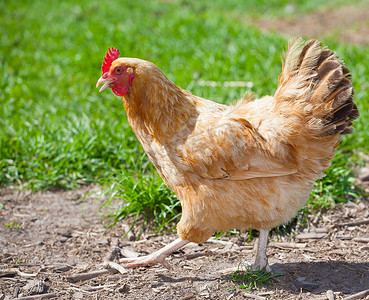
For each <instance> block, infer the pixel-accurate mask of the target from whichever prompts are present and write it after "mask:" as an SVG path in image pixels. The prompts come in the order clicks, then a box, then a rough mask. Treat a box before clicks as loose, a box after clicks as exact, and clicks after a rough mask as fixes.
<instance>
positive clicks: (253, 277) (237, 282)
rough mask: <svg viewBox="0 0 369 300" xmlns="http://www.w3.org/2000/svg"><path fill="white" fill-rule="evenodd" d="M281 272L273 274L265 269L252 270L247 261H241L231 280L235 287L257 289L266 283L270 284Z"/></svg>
mask: <svg viewBox="0 0 369 300" xmlns="http://www.w3.org/2000/svg"><path fill="white" fill-rule="evenodd" d="M280 275H281V274H279V273H278V274H273V273H272V272H268V271H266V270H265V269H259V268H258V269H256V270H252V269H251V267H250V266H249V265H247V264H245V263H242V262H241V263H239V265H238V269H237V271H235V272H233V273H232V274H231V275H230V279H231V281H232V282H233V283H234V289H245V290H247V291H248V290H251V289H257V288H260V287H262V286H265V285H269V284H270V281H271V280H272V279H273V278H275V277H278V276H280Z"/></svg>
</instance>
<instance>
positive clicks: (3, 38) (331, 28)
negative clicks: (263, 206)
mask: <svg viewBox="0 0 369 300" xmlns="http://www.w3.org/2000/svg"><path fill="white" fill-rule="evenodd" d="M0 25H1V26H0V27H1V35H0V46H1V47H0V77H1V81H0V87H1V88H0V185H1V186H2V187H5V186H9V185H16V186H18V187H21V188H26V189H32V190H46V189H56V188H63V189H74V188H78V187H80V186H81V185H85V184H88V183H98V184H102V185H106V186H111V183H117V184H116V185H115V187H114V189H115V192H114V193H113V192H112V191H110V192H111V193H113V194H114V196H115V197H117V196H119V197H121V198H122V199H124V200H127V199H131V200H132V199H135V198H136V199H138V198H140V199H143V198H144V197H147V199H148V200H147V201H149V202H150V201H151V200H150V199H153V198H155V199H157V200H159V202H158V203H159V204H160V203H163V201H164V202H165V203H172V205H173V207H177V206H178V202H177V201H176V199H175V197H174V195H173V194H172V193H171V192H170V191H168V190H167V189H166V187H165V186H164V185H163V183H162V181H161V179H160V178H158V176H157V175H156V174H155V173H154V172H153V171H154V170H153V167H152V166H151V164H150V163H149V162H148V159H147V158H146V156H145V155H144V152H143V150H142V148H141V146H140V145H139V143H138V142H137V140H136V137H135V136H134V134H133V132H132V130H131V128H130V127H129V125H128V123H127V120H126V116H125V112H124V108H123V105H122V101H121V99H120V98H118V97H116V96H114V95H113V94H112V93H111V92H105V93H98V90H97V89H96V88H95V84H96V81H97V79H98V78H99V77H100V75H101V69H100V67H101V62H102V59H103V57H104V55H105V52H106V50H107V49H108V47H111V46H113V47H116V48H118V49H119V50H120V53H121V56H127V57H138V58H142V59H146V60H150V61H152V62H153V63H155V64H156V65H157V66H158V67H159V68H160V69H161V70H162V71H163V72H164V74H166V75H167V76H168V77H169V78H170V79H171V80H172V81H174V82H175V83H176V84H177V85H179V86H180V87H182V88H184V89H187V90H189V91H191V92H192V93H193V94H196V95H198V96H201V97H204V98H208V99H212V100H215V101H218V102H222V103H230V102H232V101H235V100H236V99H239V98H241V97H242V95H243V94H244V92H245V91H246V90H247V91H249V92H253V93H255V94H256V96H258V97H260V96H263V95H266V94H273V93H274V91H275V89H276V86H277V81H278V76H279V74H280V71H281V58H282V56H283V51H285V50H286V48H287V43H288V40H289V38H290V37H291V36H303V37H304V38H306V39H309V38H318V39H319V40H321V41H322V43H323V45H325V46H329V48H331V49H333V50H334V51H336V53H337V54H338V55H339V56H340V57H341V58H342V59H343V60H344V61H345V63H346V65H347V67H348V68H349V69H350V71H351V73H352V75H353V83H354V87H355V90H356V103H357V104H358V107H359V110H360V112H361V117H360V118H359V119H358V120H357V121H356V122H355V127H356V131H355V134H353V135H350V136H349V137H345V138H344V141H343V143H342V145H341V147H340V149H339V151H338V154H337V156H336V158H335V160H334V162H333V167H332V168H331V169H329V170H328V171H327V176H326V177H325V178H324V179H322V181H320V182H318V183H317V185H316V187H315V189H314V192H313V194H312V197H311V202H310V205H312V206H313V207H325V206H326V207H329V206H332V205H333V204H334V203H335V202H337V201H346V200H347V199H348V197H359V196H360V194H361V192H360V191H359V190H358V189H357V186H356V183H355V182H356V181H355V178H356V177H357V174H358V173H359V170H360V169H362V167H364V166H365V164H366V160H367V158H368V156H367V154H368V145H369V137H368V133H369V128H368V122H367V120H368V105H369V104H368V100H367V99H368V86H369V84H368V78H369V70H368V68H367V65H368V61H369V2H368V1H359V0H353V1H350V3H349V4H348V1H343V0H332V1H320V0H312V1H302V0H295V1H286V0H273V1H257V0H248V1H235V0H231V1H223V0H215V1H202V0H200V1H174V0H173V1H168V0H163V1H157V0H156V1H118V0H110V1H90V0H88V1H87V0H81V1H56V2H55V1H41V0H35V1H20V0H14V1H1V3H0ZM132 178H133V179H132ZM130 187H131V190H133V192H132V191H131V194H127V190H129V189H130ZM148 187H150V188H148ZM124 189H125V190H126V191H123V190H124ZM145 199H146V198H145ZM132 201H133V200H132ZM159 204H158V205H159ZM150 205H151V206H152V204H149V206H150ZM159 206H160V205H159ZM158 209H159V210H160V209H161V208H160V207H159V208H158ZM117 216H122V212H121V211H119V212H117Z"/></svg>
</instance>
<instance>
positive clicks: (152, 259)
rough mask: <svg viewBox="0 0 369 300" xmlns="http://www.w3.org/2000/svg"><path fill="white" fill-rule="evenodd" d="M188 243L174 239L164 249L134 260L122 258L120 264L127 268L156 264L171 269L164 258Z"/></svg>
mask: <svg viewBox="0 0 369 300" xmlns="http://www.w3.org/2000/svg"><path fill="white" fill-rule="evenodd" d="M188 243H189V241H185V240H182V239H176V240H175V241H173V242H171V243H170V244H169V245H166V246H165V247H164V248H161V249H160V250H158V251H156V252H154V253H151V254H149V255H146V256H141V257H134V258H132V257H131V258H122V259H120V262H121V263H128V265H127V266H128V267H131V268H132V267H145V266H152V265H155V264H158V263H161V264H162V265H163V266H164V267H166V268H167V269H171V268H172V267H171V265H170V264H169V263H168V262H167V261H166V260H165V258H166V257H167V256H168V255H169V254H171V253H172V252H174V251H176V250H178V249H179V248H181V247H183V246H184V245H186V244H188Z"/></svg>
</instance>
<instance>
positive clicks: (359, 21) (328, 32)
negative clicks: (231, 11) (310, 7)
mask: <svg viewBox="0 0 369 300" xmlns="http://www.w3.org/2000/svg"><path fill="white" fill-rule="evenodd" d="M286 9H288V10H291V11H292V12H293V10H294V9H295V7H294V6H293V5H289V6H287V7H286ZM245 21H246V22H247V23H252V24H254V25H256V26H257V27H259V28H261V29H263V30H266V31H276V32H278V33H282V34H285V35H288V36H302V37H304V38H316V39H321V38H325V37H330V36H334V37H335V38H338V40H339V41H341V42H343V43H349V44H356V45H369V3H368V1H362V3H361V5H360V6H357V7H356V6H343V7H339V8H336V9H328V10H323V11H314V12H312V13H309V14H305V15H300V14H296V16H295V17H289V18H280V19H273V18H268V19H266V18H263V19H246V20H245Z"/></svg>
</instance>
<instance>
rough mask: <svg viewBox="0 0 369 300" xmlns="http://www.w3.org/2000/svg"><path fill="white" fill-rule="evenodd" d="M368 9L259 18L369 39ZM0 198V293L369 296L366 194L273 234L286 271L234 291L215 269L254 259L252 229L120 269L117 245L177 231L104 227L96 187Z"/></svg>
mask: <svg viewBox="0 0 369 300" xmlns="http://www.w3.org/2000/svg"><path fill="white" fill-rule="evenodd" d="M368 16H369V10H368V8H360V9H358V8H353V7H345V8H340V9H337V10H330V11H325V12H314V13H311V14H309V15H306V16H297V17H296V18H293V19H279V20H253V23H254V24H256V25H257V26H259V27H261V28H263V29H265V30H276V31H279V32H282V33H286V34H289V35H302V36H305V37H322V36H329V34H331V33H337V32H340V35H339V36H340V39H341V41H344V42H348V43H355V44H369V24H368ZM367 179H368V180H369V175H368V178H367ZM368 186H369V185H367V186H364V187H365V188H366V189H367V192H368V191H369V188H368ZM87 193H88V197H87V198H86V199H85V197H84V196H85V195H86V194H87ZM0 204H2V205H3V206H4V207H3V208H1V207H0V300H3V299H13V298H17V297H18V298H17V299H41V296H43V297H44V298H57V299H143V298H146V299H227V300H229V299H248V298H249V299H329V300H331V299H369V200H368V199H366V198H365V199H361V201H356V200H355V201H353V202H349V203H347V204H344V205H341V206H338V207H336V208H335V209H334V210H331V211H328V212H317V214H316V215H311V216H307V219H308V224H307V226H305V229H303V228H301V229H300V230H299V232H298V234H297V235H292V236H287V235H283V234H281V235H276V233H273V234H271V236H270V244H269V247H268V251H267V253H268V257H269V262H270V264H271V266H272V269H273V271H274V272H276V273H282V275H280V276H279V277H277V278H275V279H273V280H272V282H271V284H270V285H269V286H265V287H260V288H258V289H253V290H250V291H244V290H239V289H238V290H234V289H233V287H234V284H233V283H232V282H231V281H230V279H229V277H227V276H224V275H221V274H220V273H219V272H218V271H221V270H224V269H227V268H230V267H234V266H237V264H238V263H240V262H241V261H249V262H250V261H252V258H253V256H254V251H253V248H254V242H255V239H252V240H251V242H250V243H246V240H247V234H243V235H236V236H231V237H221V238H220V239H218V240H209V241H208V242H206V243H204V244H202V245H197V244H190V245H188V246H187V247H185V248H183V249H182V250H180V251H178V252H176V253H174V254H173V255H172V256H171V257H170V258H169V262H170V263H171V265H172V266H173V269H172V270H167V269H164V268H163V267H162V266H153V267H150V268H137V269H125V270H123V271H122V272H123V274H120V273H118V272H117V271H116V270H115V269H112V268H107V267H106V266H105V265H104V261H105V260H106V258H107V257H108V256H109V254H110V253H111V252H112V250H113V249H115V253H117V255H118V256H122V257H124V256H127V257H129V256H134V255H144V254H147V253H151V252H152V251H155V250H157V249H159V248H161V247H162V246H163V245H165V244H166V243H168V242H170V241H172V240H174V239H175V238H176V235H175V234H174V233H173V234H170V233H168V234H158V235H154V234H149V233H147V234H143V235H141V236H140V238H139V239H138V241H134V236H133V237H131V236H127V237H125V238H124V239H122V235H123V234H124V233H125V231H126V230H127V224H118V225H116V226H115V227H113V228H111V229H108V230H106V228H105V227H104V224H103V222H102V219H101V213H99V212H98V208H99V206H100V204H101V202H100V200H99V187H94V186H86V187H84V188H82V189H80V190H76V191H53V192H52V191H49V192H45V193H40V192H38V193H35V194H32V193H31V192H30V191H17V190H16V189H15V188H14V189H0ZM82 216H83V217H82ZM135 230H137V229H135ZM115 261H117V260H115ZM358 293H361V294H358ZM350 295H355V296H352V297H351V298H349V296H350Z"/></svg>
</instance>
